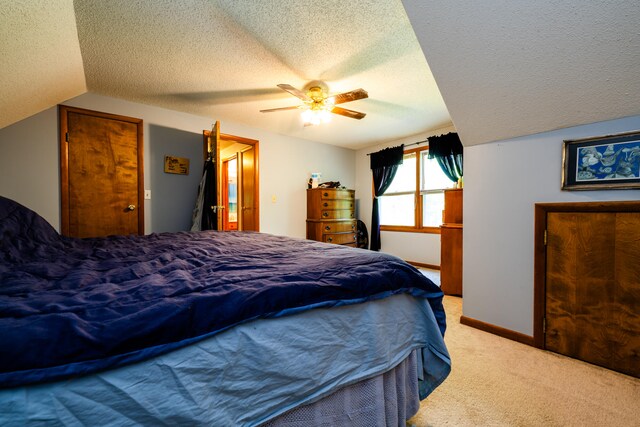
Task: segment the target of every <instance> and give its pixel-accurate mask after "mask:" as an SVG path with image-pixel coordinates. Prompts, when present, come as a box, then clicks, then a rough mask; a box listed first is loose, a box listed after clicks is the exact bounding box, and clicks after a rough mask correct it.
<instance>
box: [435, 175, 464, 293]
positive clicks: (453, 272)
mask: <svg viewBox="0 0 640 427" xmlns="http://www.w3.org/2000/svg"><path fill="white" fill-rule="evenodd" d="M440 287H441V288H442V292H444V293H445V294H446V295H457V296H462V189H461V188H460V189H457V188H456V189H450V190H445V191H444V215H443V224H442V225H441V226H440Z"/></svg>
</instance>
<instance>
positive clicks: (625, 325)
mask: <svg viewBox="0 0 640 427" xmlns="http://www.w3.org/2000/svg"><path fill="white" fill-rule="evenodd" d="M545 294H546V296H545V323H546V325H545V326H546V327H545V329H546V331H545V348H546V349H548V350H551V351H554V352H557V353H560V354H564V355H567V356H570V357H574V358H576V359H580V360H584V361H586V362H590V363H594V364H596V365H600V366H603V367H606V368H609V369H613V370H616V371H619V372H623V373H626V374H629V375H633V376H636V377H640V361H639V359H638V355H639V354H640V317H639V316H640V213H638V212H549V213H548V214H547V253H546V293H545Z"/></svg>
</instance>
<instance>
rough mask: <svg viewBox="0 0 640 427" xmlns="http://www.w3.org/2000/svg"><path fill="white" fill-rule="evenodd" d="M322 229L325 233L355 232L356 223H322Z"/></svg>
mask: <svg viewBox="0 0 640 427" xmlns="http://www.w3.org/2000/svg"><path fill="white" fill-rule="evenodd" d="M321 228H322V232H323V233H345V232H349V231H352V232H355V231H356V223H355V221H339V222H324V223H321Z"/></svg>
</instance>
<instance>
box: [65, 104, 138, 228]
mask: <svg viewBox="0 0 640 427" xmlns="http://www.w3.org/2000/svg"><path fill="white" fill-rule="evenodd" d="M60 129H61V138H60V139H61V142H60V146H61V150H60V152H61V156H60V158H61V187H62V192H61V194H62V197H61V199H62V227H61V228H62V234H64V235H67V236H72V237H102V236H107V235H111V234H121V235H128V234H144V209H143V202H144V198H143V183H142V181H143V174H142V120H140V119H134V118H130V117H123V116H115V115H111V114H106V113H100V112H95V111H89V110H82V109H77V108H71V107H64V106H60Z"/></svg>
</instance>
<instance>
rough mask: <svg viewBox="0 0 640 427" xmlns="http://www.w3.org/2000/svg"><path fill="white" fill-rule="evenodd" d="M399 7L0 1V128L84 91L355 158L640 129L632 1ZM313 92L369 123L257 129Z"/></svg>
mask: <svg viewBox="0 0 640 427" xmlns="http://www.w3.org/2000/svg"><path fill="white" fill-rule="evenodd" d="M403 1H404V4H403V3H402V2H401V0H366V1H365V0H351V1H348V2H345V1H339V0H333V1H332V0H269V1H257V0H183V1H175V0H144V1H143V0H110V1H103V0H76V1H75V2H74V1H72V0H0V55H1V57H2V61H0V73H1V74H0V76H1V77H2V78H0V127H5V126H7V125H9V124H11V123H14V122H16V121H18V120H21V119H23V118H26V117H28V116H30V115H33V114H35V113H38V112H39V111H42V110H44V109H46V108H50V107H52V106H54V105H56V104H58V103H61V102H64V101H66V100H67V99H70V98H72V97H74V96H77V95H80V94H82V93H84V92H86V91H90V92H95V93H99V94H104V95H108V96H113V97H116V98H122V99H127V100H131V101H135V102H140V103H145V104H151V105H157V106H161V107H164V108H168V109H173V110H178V111H185V112H188V113H192V114H196V115H199V116H203V117H210V118H211V120H212V122H213V121H214V120H220V121H222V122H223V123H224V121H233V122H239V123H244V124H247V125H250V126H254V127H257V128H264V129H268V130H271V131H273V132H277V133H281V134H284V135H291V136H294V137H297V138H304V139H309V140H314V141H319V142H325V143H330V144H335V145H340V146H344V147H349V148H360V147H363V146H367V145H371V144H376V143H379V142H384V141H389V140H393V139H398V138H402V137H405V136H409V135H420V134H423V133H427V132H429V131H430V130H433V129H438V128H441V127H444V126H447V125H449V124H450V123H451V121H453V124H454V126H455V128H456V129H457V131H458V132H459V134H460V136H461V139H462V141H463V144H464V145H465V146H470V145H475V144H480V143H485V142H489V141H495V140H501V139H505V138H512V137H516V136H522V135H528V134H533V133H537V132H544V131H548V130H552V129H557V128H562V127H568V126H575V125H579V124H584V123H591V122H597V121H603V120H609V119H615V118H620V117H626V116H632V115H638V114H640V97H638V96H637V94H638V93H640V77H639V74H638V72H637V70H638V69H640V31H639V30H638V23H639V22H640V2H638V1H637V0H599V1H588V2H584V1H581V0H566V1H562V2H559V1H557V0H536V1H535V2H531V1H520V0H487V1H483V2H469V1H464V0H403ZM403 6H404V7H403ZM414 31H415V32H414ZM416 36H417V37H416ZM423 52H424V53H423ZM425 55H426V58H427V59H428V61H429V65H427V62H426V60H425ZM431 71H433V75H432V73H431ZM434 76H435V79H434ZM312 80H322V81H324V82H326V84H327V85H328V87H329V89H330V91H331V92H332V93H340V92H344V91H349V90H352V89H357V88H364V89H365V90H367V91H368V92H369V98H367V99H361V100H358V101H355V102H351V103H348V104H344V107H345V108H349V109H353V110H357V111H361V112H364V113H366V114H367V116H366V117H365V118H364V119H362V120H360V121H358V120H353V119H349V118H345V117H342V116H337V115H333V121H332V122H331V123H329V124H328V125H321V126H309V127H303V126H302V123H301V120H300V117H299V112H298V111H297V110H291V111H283V112H277V113H267V114H264V113H259V110H262V109H269V108H276V107H283V106H294V105H298V103H299V101H298V99H297V98H295V97H293V96H291V95H289V94H288V93H286V92H284V91H282V90H280V89H278V88H277V87H276V85H277V84H279V83H288V84H291V85H293V86H295V87H297V88H303V87H304V86H305V85H306V84H308V83H309V82H310V81H312ZM436 82H437V86H436ZM438 88H439V89H438ZM440 93H442V96H441V95H440ZM443 99H444V101H443ZM445 102H446V107H445ZM449 113H450V115H449Z"/></svg>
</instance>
